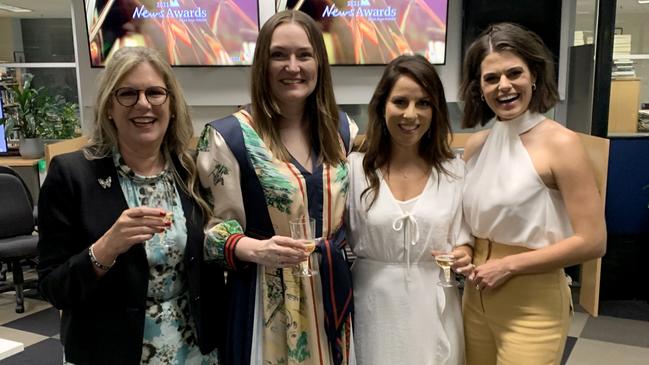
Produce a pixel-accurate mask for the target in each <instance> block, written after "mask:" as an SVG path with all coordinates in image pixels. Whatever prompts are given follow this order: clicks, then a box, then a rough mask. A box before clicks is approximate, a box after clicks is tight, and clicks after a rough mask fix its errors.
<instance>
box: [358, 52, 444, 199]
mask: <svg viewBox="0 0 649 365" xmlns="http://www.w3.org/2000/svg"><path fill="white" fill-rule="evenodd" d="M402 76H407V77H410V78H411V79H413V80H414V81H415V82H416V83H417V84H419V86H421V88H422V89H423V90H424V92H425V93H426V94H428V97H429V98H430V100H431V108H432V109H433V117H432V120H431V123H430V129H429V130H428V131H427V132H426V133H424V136H423V137H422V138H421V140H420V141H419V151H418V152H419V156H421V158H423V159H424V160H425V161H426V162H427V163H428V164H430V165H431V166H432V168H433V169H435V170H436V171H437V173H438V176H439V175H441V174H442V173H444V174H448V173H449V172H448V171H447V170H446V169H445V168H444V166H443V163H444V162H445V161H447V160H449V159H451V158H453V156H454V155H453V151H452V150H451V147H450V145H449V142H448V135H449V133H451V125H450V123H449V120H448V108H447V106H446V97H445V96H444V87H443V85H442V81H441V80H440V79H439V76H438V75H437V71H435V67H433V65H431V64H430V62H428V60H426V59H425V58H424V57H422V56H419V55H415V56H410V55H404V56H399V57H397V58H395V59H394V60H393V61H392V62H390V63H389V64H388V65H387V66H386V67H385V71H383V76H382V77H381V80H380V81H379V84H378V85H377V86H376V90H375V91H374V95H372V99H371V100H370V105H369V112H368V114H369V121H368V126H367V135H366V137H365V141H364V142H363V145H362V146H361V150H364V151H365V157H364V158H363V171H364V172H365V176H366V178H367V182H368V184H369V186H368V188H367V189H365V190H364V191H363V193H362V194H361V197H362V196H363V195H365V194H367V193H371V196H372V198H371V202H370V206H371V205H372V204H374V201H375V200H376V197H377V195H378V191H379V186H380V184H379V177H378V175H377V173H376V170H377V169H379V168H381V167H383V166H386V165H387V164H388V163H389V162H390V155H391V152H392V151H391V150H392V144H391V137H390V133H389V132H388V130H387V127H386V120H385V106H386V103H387V100H388V97H389V96H390V93H391V92H392V88H393V87H394V84H395V83H396V82H397V80H399V78H401V77H402ZM368 196H369V195H368Z"/></svg>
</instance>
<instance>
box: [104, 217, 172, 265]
mask: <svg viewBox="0 0 649 365" xmlns="http://www.w3.org/2000/svg"><path fill="white" fill-rule="evenodd" d="M165 215H166V212H165V211H164V210H162V209H159V208H149V207H137V208H130V209H126V210H125V211H123V212H122V214H121V215H120V216H119V218H117V221H115V223H114V224H113V226H112V227H110V229H109V230H108V231H106V233H104V235H103V236H101V238H99V240H97V242H95V243H94V244H93V246H92V248H93V253H94V255H95V258H96V259H97V261H99V262H100V263H102V264H105V265H108V264H110V263H112V262H114V261H115V259H116V258H117V256H119V255H121V254H123V253H124V252H126V251H128V249H129V248H131V246H133V245H135V244H137V243H141V242H144V241H147V240H150V239H151V238H152V237H153V235H154V234H156V233H162V232H164V231H165V229H167V228H169V225H170V223H169V222H166V221H165V219H164V218H165Z"/></svg>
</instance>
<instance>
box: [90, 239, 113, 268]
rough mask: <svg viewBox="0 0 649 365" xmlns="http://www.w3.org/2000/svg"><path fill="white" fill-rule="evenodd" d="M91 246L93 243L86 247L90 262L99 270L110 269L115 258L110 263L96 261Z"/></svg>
mask: <svg viewBox="0 0 649 365" xmlns="http://www.w3.org/2000/svg"><path fill="white" fill-rule="evenodd" d="M92 246H94V245H90V248H88V256H90V262H92V264H93V265H95V267H97V268H98V269H99V270H103V271H108V270H110V268H111V267H113V265H115V260H113V262H112V263H111V264H110V265H104V264H102V263H101V262H99V261H97V258H96V257H95V253H94V252H93V251H92Z"/></svg>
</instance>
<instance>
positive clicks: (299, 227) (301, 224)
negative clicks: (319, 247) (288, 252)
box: [289, 217, 318, 277]
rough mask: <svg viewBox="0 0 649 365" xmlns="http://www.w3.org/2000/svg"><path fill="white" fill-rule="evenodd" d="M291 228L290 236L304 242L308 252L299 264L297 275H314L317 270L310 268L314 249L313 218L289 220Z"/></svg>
mask: <svg viewBox="0 0 649 365" xmlns="http://www.w3.org/2000/svg"><path fill="white" fill-rule="evenodd" d="M289 226H290V229H291V238H293V239H296V240H298V241H300V242H301V243H302V244H304V250H305V251H306V252H307V253H309V257H307V259H306V261H304V262H301V263H300V264H299V266H300V267H299V273H298V275H299V276H306V277H308V276H314V275H317V274H318V272H317V271H315V270H313V269H312V268H310V267H309V266H310V265H309V263H310V262H311V254H312V253H313V251H314V250H315V241H316V240H315V219H314V218H306V217H302V218H297V219H292V220H291V221H290V222H289Z"/></svg>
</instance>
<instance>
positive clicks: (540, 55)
mask: <svg viewBox="0 0 649 365" xmlns="http://www.w3.org/2000/svg"><path fill="white" fill-rule="evenodd" d="M505 51H507V52H511V53H513V54H515V55H516V56H518V57H520V58H521V59H522V60H523V61H524V62H525V64H526V65H527V67H528V68H529V69H530V72H531V74H532V75H533V76H534V77H535V78H536V90H534V92H533V93H532V100H531V101H530V105H529V107H528V109H529V110H530V111H532V112H537V113H545V112H547V111H548V110H550V108H552V107H553V106H554V105H555V104H556V103H557V102H558V101H559V92H558V91H557V84H556V82H555V81H554V61H553V60H552V53H550V51H549V50H548V48H547V47H546V46H545V44H544V43H543V40H542V39H541V37H539V36H538V35H537V34H536V33H534V32H532V31H530V30H527V29H525V28H524V27H522V26H520V25H517V24H514V23H498V24H492V25H490V26H489V27H488V28H487V29H486V30H485V31H483V32H482V33H481V34H480V36H478V39H476V40H475V41H473V43H471V46H469V50H468V51H467V52H466V55H465V57H464V66H463V71H462V83H461V84H460V92H459V97H460V100H462V101H464V113H463V117H462V128H473V127H475V126H477V125H478V124H480V125H485V124H487V122H488V121H489V119H491V118H493V117H494V115H495V114H494V112H493V110H491V108H489V105H487V103H485V102H484V101H483V100H482V98H481V97H482V89H481V87H480V77H481V76H482V75H481V65H482V61H483V60H484V59H485V57H487V55H488V54H490V53H492V52H505Z"/></svg>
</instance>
